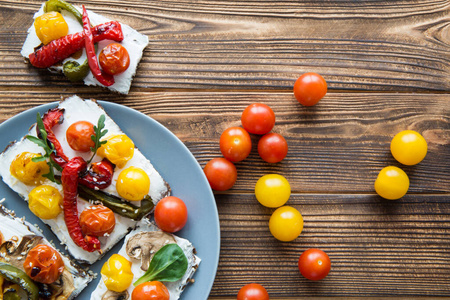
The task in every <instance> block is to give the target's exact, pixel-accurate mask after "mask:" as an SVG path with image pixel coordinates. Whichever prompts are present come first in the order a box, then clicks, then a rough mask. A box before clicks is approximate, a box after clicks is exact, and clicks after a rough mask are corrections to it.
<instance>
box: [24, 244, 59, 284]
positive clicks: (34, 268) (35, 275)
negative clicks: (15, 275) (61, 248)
mask: <svg viewBox="0 0 450 300" xmlns="http://www.w3.org/2000/svg"><path fill="white" fill-rule="evenodd" d="M23 268H24V270H25V272H26V273H27V275H28V276H30V277H31V279H33V280H34V281H37V282H41V283H46V284H51V283H53V282H55V281H56V280H57V279H58V278H59V277H60V276H61V274H62V272H63V271H64V261H63V260H62V258H61V255H60V254H59V253H58V251H56V250H55V249H53V248H52V247H50V246H48V245H43V244H40V245H37V246H35V247H34V248H33V249H31V250H30V251H29V252H28V254H27V257H26V258H25V261H24V263H23Z"/></svg>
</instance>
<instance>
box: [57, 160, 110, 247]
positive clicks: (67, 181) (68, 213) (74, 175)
mask: <svg viewBox="0 0 450 300" xmlns="http://www.w3.org/2000/svg"><path fill="white" fill-rule="evenodd" d="M86 167H87V164H86V161H85V160H84V159H83V158H81V157H74V158H72V159H71V160H70V161H69V162H68V163H67V165H66V166H65V168H64V170H63V171H62V176H61V183H62V185H63V191H64V205H63V206H64V221H65V222H66V226H67V230H68V231H69V235H70V237H71V238H72V240H73V241H74V242H75V244H76V245H78V246H79V247H81V248H83V250H86V251H88V252H94V251H96V250H98V251H101V249H100V241H99V240H98V238H97V237H95V236H89V235H86V236H84V235H83V232H82V230H81V226H80V221H79V218H78V208H77V189H78V180H79V175H80V173H81V172H83V171H84V170H86Z"/></svg>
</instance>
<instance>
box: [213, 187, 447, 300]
mask: <svg viewBox="0 0 450 300" xmlns="http://www.w3.org/2000/svg"><path fill="white" fill-rule="evenodd" d="M448 197H449V196H448V195H441V196H438V195H434V196H419V195H418V196H411V197H408V199H402V200H400V201H384V200H380V199H379V198H378V197H376V196H371V195H326V196H322V195H316V194H314V195H298V194H295V195H291V198H290V199H289V201H288V203H287V204H288V205H291V206H294V207H295V208H297V209H298V210H299V211H300V212H301V213H302V215H303V218H304V229H303V232H302V234H301V235H300V237H299V238H297V239H296V240H295V241H293V242H289V243H283V242H279V241H277V240H275V239H274V238H273V237H272V236H271V234H270V232H269V230H268V220H269V218H270V215H271V213H272V212H273V211H274V209H269V208H265V207H263V206H261V205H259V204H258V202H257V200H256V199H255V197H254V195H251V194H248V195H233V196H231V195H217V196H216V201H217V205H218V209H219V212H220V225H221V233H222V236H221V241H222V246H221V257H220V264H219V270H218V274H217V277H216V281H215V284H214V286H213V290H212V292H211V297H212V298H214V297H215V296H229V299H232V297H233V296H234V297H235V295H236V294H237V292H238V290H239V287H240V286H242V285H244V284H246V283H250V282H258V283H260V284H263V285H264V286H265V287H266V289H267V290H268V292H269V294H270V296H271V299H272V297H273V298H276V299H278V297H279V298H283V297H286V298H287V297H313V296H322V297H323V296H328V297H332V296H343V295H345V296H346V297H347V296H348V297H350V296H360V297H361V296H376V297H393V296H397V297H398V296H404V297H413V296H427V295H433V296H447V297H448V296H450V251H449V247H448V246H449V244H450V202H449V201H448V199H449V198H448ZM309 248H320V249H322V250H324V251H325V252H327V254H328V255H329V256H330V259H331V263H332V269H331V272H330V274H329V275H328V277H327V278H325V279H324V280H322V281H321V282H320V283H318V282H311V281H308V280H306V279H304V278H302V277H301V275H300V274H299V271H298V268H297V261H298V258H299V256H300V254H301V253H302V252H303V251H304V250H306V249H309Z"/></svg>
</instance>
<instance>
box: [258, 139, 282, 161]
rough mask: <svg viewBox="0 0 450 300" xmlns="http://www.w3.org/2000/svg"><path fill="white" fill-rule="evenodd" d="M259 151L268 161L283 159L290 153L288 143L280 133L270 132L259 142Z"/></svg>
mask: <svg viewBox="0 0 450 300" xmlns="http://www.w3.org/2000/svg"><path fill="white" fill-rule="evenodd" d="M258 153H259V156H261V158H262V159H263V160H264V161H266V162H268V163H277V162H280V161H282V160H283V159H284V158H285V157H286V155H287V153H288V144H287V142H286V140H285V139H284V137H282V136H281V135H279V134H278V133H268V134H266V135H264V136H263V137H262V138H261V139H260V140H259V142H258Z"/></svg>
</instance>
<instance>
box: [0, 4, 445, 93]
mask: <svg viewBox="0 0 450 300" xmlns="http://www.w3.org/2000/svg"><path fill="white" fill-rule="evenodd" d="M40 4H41V1H36V0H35V1H24V0H14V1H4V0H2V1H0V16H1V17H0V23H1V24H2V26H1V29H0V57H2V59H1V60H0V86H9V87H11V86H14V87H25V86H26V87H28V86H41V87H44V86H47V87H53V88H55V87H64V88H66V87H71V86H73V85H72V84H71V83H70V82H68V81H67V80H66V79H64V78H63V77H61V76H55V75H52V74H50V73H49V72H47V71H45V70H37V69H35V68H33V67H31V66H29V65H27V64H24V63H23V59H22V58H21V57H20V53H19V52H20V49H21V47H22V44H23V42H24V40H25V37H26V30H27V29H28V27H29V26H30V25H31V24H32V15H33V13H34V12H35V11H36V10H37V9H38V7H39V5H40ZM86 5H87V6H88V8H90V9H93V10H95V11H97V12H99V13H102V14H105V15H106V16H108V17H111V18H114V19H118V20H120V21H123V22H125V23H128V24H129V25H131V26H132V27H135V28H136V29H138V30H139V31H141V32H142V33H144V34H147V35H148V36H149V37H150V45H149V47H147V49H146V51H145V54H144V58H143V60H142V63H141V65H140V67H139V70H138V72H137V76H136V78H135V80H134V82H133V87H134V88H135V89H136V88H139V89H148V88H206V89H215V88H221V89H239V88H240V89H266V90H271V89H291V87H292V86H293V83H294V81H295V79H296V78H297V77H298V76H299V75H300V74H302V73H304V72H307V71H315V72H318V73H321V74H322V75H324V77H325V78H326V79H327V81H328V83H329V87H330V89H338V90H344V89H345V90H366V91H368V90H375V91H430V90H433V91H449V90H450V76H449V71H450V67H449V66H450V64H449V60H450V54H449V53H450V47H449V45H450V35H449V32H450V31H449V30H448V23H449V18H448V15H449V14H448V13H449V9H450V4H449V3H448V1H438V0H434V1H425V0H421V1H419V0H415V1H406V0H403V1H375V0H372V1H359V2H358V1H357V2H355V1H337V0H335V1H276V2H273V1H269V0H265V1H253V2H250V1H247V2H241V1H227V2H223V1H209V0H208V1H207V0H203V1H195V2H194V3H192V2H191V1H185V0H171V1H158V2H154V3H148V2H147V1H144V0H140V1H109V2H108V3H105V2H104V1H100V0H97V1H89V2H88V3H86ZM75 86H76V85H75Z"/></svg>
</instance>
